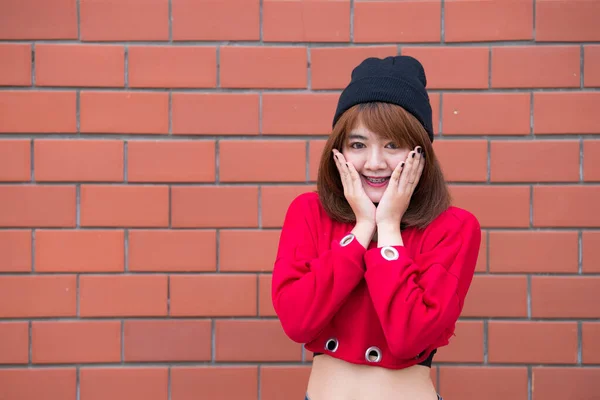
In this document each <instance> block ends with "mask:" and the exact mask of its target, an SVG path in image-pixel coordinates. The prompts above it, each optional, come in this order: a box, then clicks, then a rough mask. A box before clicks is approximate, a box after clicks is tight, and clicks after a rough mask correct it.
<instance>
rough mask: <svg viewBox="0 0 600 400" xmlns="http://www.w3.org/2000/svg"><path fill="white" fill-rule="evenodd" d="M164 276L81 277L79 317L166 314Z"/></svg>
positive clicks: (165, 278)
mask: <svg viewBox="0 0 600 400" xmlns="http://www.w3.org/2000/svg"><path fill="white" fill-rule="evenodd" d="M167 289H168V288H167V276H166V275H100V276H89V275H86V276H83V275H82V276H80V278H79V305H80V309H79V311H80V315H81V316H82V317H115V316H119V317H143V316H166V315H167Z"/></svg>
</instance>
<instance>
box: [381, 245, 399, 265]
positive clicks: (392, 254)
mask: <svg viewBox="0 0 600 400" xmlns="http://www.w3.org/2000/svg"><path fill="white" fill-rule="evenodd" d="M399 256H400V255H399V254H398V250H396V249H395V248H394V247H392V246H385V247H382V248H381V257H383V258H385V259H386V260H388V261H394V260H397V259H398V257H399Z"/></svg>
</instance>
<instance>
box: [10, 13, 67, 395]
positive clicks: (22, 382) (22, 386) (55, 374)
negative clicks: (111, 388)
mask: <svg viewBox="0 0 600 400" xmlns="http://www.w3.org/2000/svg"><path fill="white" fill-rule="evenodd" d="M0 26H1V25H0ZM0 395H2V396H3V397H4V398H5V399H18V400H33V399H48V400H75V399H76V398H77V370H76V369H75V368H41V369H36V368H20V369H1V370H0Z"/></svg>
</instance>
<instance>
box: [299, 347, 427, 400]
mask: <svg viewBox="0 0 600 400" xmlns="http://www.w3.org/2000/svg"><path fill="white" fill-rule="evenodd" d="M312 364H313V365H312V370H311V373H310V378H309V381H308V389H307V394H308V397H309V398H310V400H373V399H377V400H437V393H436V390H435V387H434V385H433V381H432V380H431V368H429V367H426V366H423V365H414V366H412V367H409V368H405V369H400V370H392V369H385V368H381V367H375V366H369V365H357V364H350V363H348V362H345V361H342V360H339V359H336V358H333V357H331V356H329V355H327V354H321V355H318V356H316V357H314V359H313V363H312Z"/></svg>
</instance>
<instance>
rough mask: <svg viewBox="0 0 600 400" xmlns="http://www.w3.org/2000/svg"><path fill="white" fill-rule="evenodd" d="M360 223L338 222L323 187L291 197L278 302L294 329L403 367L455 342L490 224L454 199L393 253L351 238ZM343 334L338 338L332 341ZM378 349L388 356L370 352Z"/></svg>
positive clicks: (275, 287)
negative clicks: (324, 203) (484, 230)
mask: <svg viewBox="0 0 600 400" xmlns="http://www.w3.org/2000/svg"><path fill="white" fill-rule="evenodd" d="M353 227H354V224H346V223H340V222H336V221H333V220H332V219H331V218H329V216H328V215H327V214H326V212H325V210H324V209H323V207H322V205H321V203H320V201H319V198H318V196H317V194H316V193H314V192H312V193H304V194H302V195H300V196H298V197H297V198H296V199H294V201H293V202H292V203H291V205H290V207H289V209H288V211H287V214H286V217H285V221H284V224H283V229H282V231H281V237H280V242H279V248H278V251H277V258H276V261H275V265H274V269H273V281H272V300H273V306H274V308H275V311H276V313H277V316H278V317H279V320H280V322H281V325H282V327H283V330H284V332H285V333H286V334H287V335H288V336H289V337H290V338H291V339H292V340H294V341H295V342H298V343H304V344H305V348H306V349H307V350H310V351H313V352H320V353H326V354H329V355H331V356H333V357H337V358H340V359H342V360H345V361H348V362H350V363H354V364H368V365H378V366H381V367H385V368H391V369H400V368H406V367H408V366H411V365H414V364H417V363H419V362H421V361H423V360H424V359H426V358H427V356H428V355H429V353H430V352H431V351H432V350H434V349H436V348H438V347H441V346H445V345H447V344H448V343H449V338H450V337H451V336H452V335H453V333H454V329H455V325H456V320H457V319H458V317H459V315H460V313H461V311H462V307H463V303H464V299H465V296H466V294H467V291H468V289H469V286H470V285H471V280H472V279H473V273H474V270H475V264H476V262H477V256H478V253H479V246H480V243H481V229H480V226H479V223H478V221H477V219H476V218H475V217H474V216H473V215H472V214H471V213H469V212H467V211H465V210H462V209H460V208H456V207H450V208H449V209H448V210H446V211H445V212H444V213H442V214H441V215H440V216H439V217H438V218H437V219H436V220H435V221H433V222H432V223H431V224H430V225H429V226H428V227H427V228H426V229H424V230H419V229H415V228H409V229H404V230H403V231H402V239H403V242H404V246H392V247H393V248H395V249H396V250H397V251H398V258H396V259H395V260H388V259H386V258H384V257H383V256H382V252H381V248H377V242H375V241H373V242H371V244H370V245H369V246H368V248H367V249H365V248H364V247H363V246H362V245H361V244H360V243H359V242H358V241H357V240H356V239H354V240H352V241H350V243H349V244H347V245H344V246H342V245H341V239H342V238H344V237H345V236H346V235H348V234H349V233H350V231H351V230H352V229H353ZM331 339H333V340H331ZM373 346H374V347H376V348H377V349H378V350H379V351H378V352H377V353H372V354H378V355H379V357H378V359H377V360H376V361H373V360H372V359H371V360H368V359H367V358H369V357H366V353H368V352H369V349H372V347H373Z"/></svg>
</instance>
